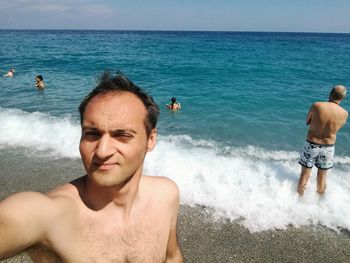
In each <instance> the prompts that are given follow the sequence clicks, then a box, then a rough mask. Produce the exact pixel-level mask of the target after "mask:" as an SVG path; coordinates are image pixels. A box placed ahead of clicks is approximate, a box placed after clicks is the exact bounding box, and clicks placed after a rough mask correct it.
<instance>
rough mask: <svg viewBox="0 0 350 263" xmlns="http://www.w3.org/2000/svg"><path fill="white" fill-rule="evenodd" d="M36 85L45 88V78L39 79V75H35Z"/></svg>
mask: <svg viewBox="0 0 350 263" xmlns="http://www.w3.org/2000/svg"><path fill="white" fill-rule="evenodd" d="M35 87H37V88H38V89H43V88H45V83H44V81H43V80H41V79H39V78H38V77H35Z"/></svg>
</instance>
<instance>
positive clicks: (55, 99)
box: [0, 30, 350, 231]
mask: <svg viewBox="0 0 350 263" xmlns="http://www.w3.org/2000/svg"><path fill="white" fill-rule="evenodd" d="M0 43H1V49H0V73H1V75H3V74H5V73H6V72H7V71H8V69H9V68H10V67H14V68H15V69H16V72H15V77H14V78H6V77H1V78H0V156H6V155H7V154H8V153H11V156H15V157H13V158H16V156H17V157H18V158H19V159H21V160H22V159H23V158H25V160H26V161H25V162H21V163H20V164H17V165H23V166H27V167H31V166H35V165H37V162H36V161H35V160H36V159H37V158H44V159H45V160H47V165H48V166H49V165H50V163H51V162H55V161H56V160H58V159H62V160H64V159H67V158H68V159H70V160H76V162H77V163H78V162H80V159H79V152H78V143H79V137H80V126H79V120H78V119H79V116H78V110H77V108H78V105H79V103H80V101H81V100H82V99H83V97H84V96H85V95H87V93H88V92H89V91H90V90H91V89H92V88H93V87H94V86H95V85H96V81H97V79H98V78H99V76H100V75H101V73H102V72H103V71H104V70H106V69H109V70H111V71H112V72H114V71H118V70H120V71H122V72H123V73H124V74H125V75H126V76H128V77H129V78H130V79H131V80H132V81H133V82H135V83H136V84H137V85H139V86H141V87H142V88H144V89H145V90H147V91H148V92H149V93H150V94H151V95H152V96H153V97H154V99H155V100H156V102H157V103H158V104H159V105H160V108H161V115H160V119H159V123H158V131H159V138H158V144H157V146H156V148H155V150H154V151H153V152H151V153H150V154H149V155H148V156H147V157H146V163H145V173H146V174H149V175H162V176H167V177H169V178H171V179H173V180H174V181H175V182H176V183H177V184H178V186H179V189H180V193H181V202H182V203H183V204H188V205H193V206H195V205H199V206H203V207H207V208H208V209H209V210H210V211H213V212H214V217H215V218H217V219H222V218H225V219H229V220H238V221H239V222H241V223H242V224H243V225H244V226H246V227H247V228H248V229H249V230H250V231H263V230H267V229H285V228H286V227H287V226H290V225H293V226H295V227H299V226H304V225H320V226H325V227H328V228H331V229H334V230H340V229H348V230H350V180H349V176H350V137H349V134H350V126H349V123H347V124H346V125H345V126H344V127H343V129H342V130H341V131H340V132H339V134H338V138H337V140H338V141H337V145H336V157H335V163H334V168H333V169H331V170H330V171H329V176H328V179H327V180H328V181H327V187H328V188H327V194H326V196H325V197H324V198H322V199H320V198H319V197H318V195H317V194H316V193H315V188H316V178H315V177H316V170H314V171H313V175H312V178H311V181H310V183H309V186H308V188H307V190H306V193H305V195H304V197H302V198H299V197H298V195H297V194H296V186H297V182H298V178H299V173H300V166H299V165H298V163H297V161H298V157H299V152H300V149H301V147H302V145H303V143H304V140H305V135H306V132H307V126H306V124H305V117H306V114H307V112H308V110H309V107H310V106H311V104H312V103H313V102H315V101H324V100H327V98H328V94H329V90H330V88H331V87H332V86H333V85H335V84H344V85H346V86H350V64H349V63H348V61H350V34H312V33H310V34H307V33H254V32H156V31H40V30H37V31H21V30H0ZM36 74H41V75H42V76H43V78H44V81H45V83H46V88H45V90H44V91H38V90H37V89H36V88H35V86H34V78H35V75H36ZM173 96H175V97H176V98H177V99H178V101H179V102H181V104H182V107H183V108H182V109H181V110H180V111H179V112H175V113H173V112H169V111H168V110H167V109H166V108H165V104H166V103H169V101H170V98H171V97H173ZM342 106H343V107H344V108H345V109H347V110H348V111H349V110H350V102H349V99H347V100H345V101H344V102H343V104H342ZM5 166H6V169H4V168H5ZM8 169H11V167H7V164H6V163H5V162H1V163H0V177H4V176H6V175H5V174H4V171H6V170H8ZM65 169H66V168H65ZM24 170H25V167H24ZM57 176H59V174H58V175H57ZM78 176H80V174H79V175H77V177H78ZM0 187H1V186H0Z"/></svg>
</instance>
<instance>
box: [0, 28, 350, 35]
mask: <svg viewBox="0 0 350 263" xmlns="http://www.w3.org/2000/svg"><path fill="white" fill-rule="evenodd" d="M0 30H6V31H11V30H12V31H16V30H17V31H129V32H203V33H205V32H208V33H210V32H213V33H215V32H221V33H230V32H232V33H235V32H236V33H303V34H350V32H324V31H279V30H266V31H265V30H204V29H203V30H200V29H185V30H184V29H101V28H99V29H96V28H91V29H86V28H85V29H82V28H76V29H73V28H70V29H64V28H0Z"/></svg>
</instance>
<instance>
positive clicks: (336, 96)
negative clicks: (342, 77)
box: [329, 85, 347, 100]
mask: <svg viewBox="0 0 350 263" xmlns="http://www.w3.org/2000/svg"><path fill="white" fill-rule="evenodd" d="M346 91H347V90H346V88H345V86H343V85H336V86H334V87H333V88H332V90H331V92H330V94H329V100H342V99H344V98H345V97H346Z"/></svg>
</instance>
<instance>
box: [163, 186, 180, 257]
mask: <svg viewBox="0 0 350 263" xmlns="http://www.w3.org/2000/svg"><path fill="white" fill-rule="evenodd" d="M174 188H175V189H174V192H175V193H174V195H175V198H174V200H173V204H172V210H173V211H174V213H173V218H172V220H171V226H170V234H169V239H168V245H167V252H166V262H167V263H182V262H183V258H182V255H181V251H180V248H179V245H178V243H177V237H176V222H177V215H178V213H179V206H180V201H179V190H178V188H177V186H176V185H175V187H174Z"/></svg>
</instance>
